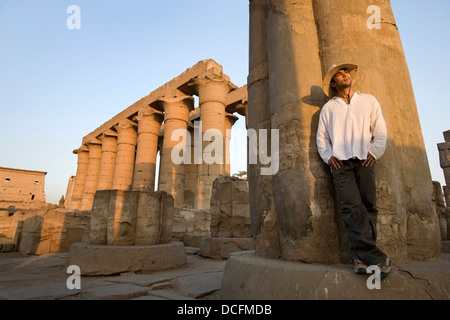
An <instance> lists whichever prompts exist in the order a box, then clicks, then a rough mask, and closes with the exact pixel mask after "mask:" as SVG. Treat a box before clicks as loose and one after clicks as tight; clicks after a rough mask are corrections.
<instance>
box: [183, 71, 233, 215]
mask: <svg viewBox="0 0 450 320" xmlns="http://www.w3.org/2000/svg"><path fill="white" fill-rule="evenodd" d="M189 85H190V86H191V87H193V88H194V90H195V91H196V92H197V93H198V97H199V103H200V121H201V125H202V132H201V133H202V137H203V139H202V140H203V141H202V153H203V157H202V159H201V160H202V161H201V163H200V164H199V165H198V166H197V170H198V172H197V183H198V184H197V193H196V197H195V198H196V200H197V202H196V206H195V208H196V209H203V210H207V209H209V207H210V198H211V190H212V183H213V181H214V180H215V179H216V178H217V177H219V176H223V175H225V157H224V155H225V153H224V148H225V142H226V140H225V136H226V132H225V114H226V112H225V107H226V103H227V96H228V94H229V93H230V92H231V91H232V90H235V89H236V88H237V87H236V86H235V85H234V84H232V83H231V82H230V78H229V77H228V76H227V75H225V74H224V73H222V72H217V71H216V70H213V69H211V70H210V71H208V72H206V73H205V74H204V75H202V76H198V77H196V78H194V79H192V81H191V82H190V84H189ZM213 130H214V131H213ZM206 132H209V133H213V132H214V133H216V134H217V135H218V134H221V135H222V139H221V141H220V143H221V148H219V149H218V148H215V149H214V151H213V152H212V153H213V154H214V159H219V160H218V161H216V160H214V163H207V162H205V157H204V152H206V150H208V151H210V150H209V148H208V147H210V145H212V143H213V138H212V137H211V139H208V138H207V137H205V133H206ZM217 145H220V144H218V143H217V141H215V140H214V146H217ZM211 155H212V154H211Z"/></svg>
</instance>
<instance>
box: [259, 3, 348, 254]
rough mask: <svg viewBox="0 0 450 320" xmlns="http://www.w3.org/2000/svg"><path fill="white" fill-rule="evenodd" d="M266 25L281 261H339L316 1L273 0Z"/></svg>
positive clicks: (274, 181)
mask: <svg viewBox="0 0 450 320" xmlns="http://www.w3.org/2000/svg"><path fill="white" fill-rule="evenodd" d="M267 20H268V69H269V88H270V112H271V128H272V129H275V130H279V131H278V133H279V159H280V164H279V171H278V172H277V173H275V174H274V177H273V188H274V200H275V208H276V213H277V222H278V227H279V232H280V244H281V257H282V258H284V259H287V260H295V261H297V260H301V261H304V262H339V261H341V254H340V246H339V241H338V240H339V236H338V228H337V224H336V220H335V219H336V213H335V206H334V203H335V201H334V198H333V186H332V182H331V177H330V173H329V168H327V166H326V165H325V164H324V163H323V161H322V160H321V158H320V156H319V154H318V152H317V147H316V133H317V125H318V120H319V114H320V108H321V106H322V105H323V103H324V95H323V91H322V90H321V86H320V84H321V83H322V70H321V63H320V58H319V54H318V53H319V43H318V36H317V32H316V23H315V20H314V12H313V6H312V2H311V0H302V1H296V2H295V3H294V2H292V1H288V0H281V1H280V0H269V1H268V17H267ZM274 147H275V146H273V145H272V154H273V153H274V152H275V151H276V150H274Z"/></svg>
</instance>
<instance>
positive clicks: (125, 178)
mask: <svg viewBox="0 0 450 320" xmlns="http://www.w3.org/2000/svg"><path fill="white" fill-rule="evenodd" d="M136 126H137V125H136V123H135V122H133V121H131V120H129V119H125V120H122V121H121V122H120V123H119V124H118V125H116V126H115V128H116V130H117V133H118V138H117V158H116V166H115V170H114V180H113V185H112V189H114V190H131V188H132V185H133V173H134V160H135V154H136V143H137V132H136Z"/></svg>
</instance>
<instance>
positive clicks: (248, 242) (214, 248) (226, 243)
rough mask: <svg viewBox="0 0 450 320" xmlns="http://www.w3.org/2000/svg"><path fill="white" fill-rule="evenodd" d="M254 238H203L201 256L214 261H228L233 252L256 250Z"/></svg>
mask: <svg viewBox="0 0 450 320" xmlns="http://www.w3.org/2000/svg"><path fill="white" fill-rule="evenodd" d="M254 249H255V241H254V240H253V238H211V237H207V238H203V239H202V242H201V244H200V252H199V254H200V255H201V256H203V257H207V258H212V259H228V257H229V256H230V254H231V253H232V252H237V251H246V250H254Z"/></svg>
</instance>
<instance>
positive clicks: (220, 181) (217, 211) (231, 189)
mask: <svg viewBox="0 0 450 320" xmlns="http://www.w3.org/2000/svg"><path fill="white" fill-rule="evenodd" d="M248 199H249V198H248V183H247V181H244V180H241V179H238V178H234V177H228V176H223V177H219V178H217V179H216V180H215V181H214V183H213V188H212V195H211V236H212V237H219V238H251V237H252V230H251V222H250V207H249V203H248V201H249V200H248Z"/></svg>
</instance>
